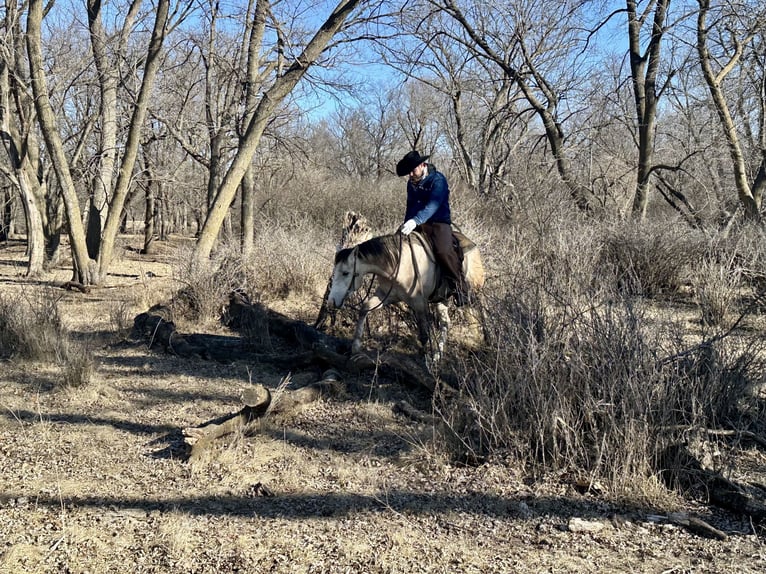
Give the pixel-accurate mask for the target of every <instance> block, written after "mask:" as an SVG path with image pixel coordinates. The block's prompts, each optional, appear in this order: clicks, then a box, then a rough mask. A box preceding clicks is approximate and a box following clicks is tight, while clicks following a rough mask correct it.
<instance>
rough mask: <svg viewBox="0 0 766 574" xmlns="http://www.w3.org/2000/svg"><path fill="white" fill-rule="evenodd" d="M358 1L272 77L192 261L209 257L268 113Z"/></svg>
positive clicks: (344, 3)
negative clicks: (269, 86) (282, 70)
mask: <svg viewBox="0 0 766 574" xmlns="http://www.w3.org/2000/svg"><path fill="white" fill-rule="evenodd" d="M261 1H262V0H261ZM361 2H362V0H341V1H340V3H339V4H338V6H337V7H336V8H335V10H333V12H332V14H330V16H329V17H328V18H327V21H326V22H325V23H324V24H322V25H321V26H320V28H319V29H318V30H317V31H316V33H315V34H314V36H313V38H312V39H311V41H310V42H309V43H308V45H307V46H306V47H305V49H304V50H303V52H302V53H301V54H300V55H299V56H298V57H297V58H296V59H295V61H294V63H293V64H292V65H291V66H290V67H289V68H288V69H287V70H286V71H285V73H284V75H282V76H279V77H278V78H277V79H276V80H275V82H274V84H273V85H272V86H271V88H269V89H268V90H267V91H266V93H264V94H263V96H262V97H261V100H260V102H259V103H258V106H257V107H256V109H255V111H254V113H253V117H252V119H251V120H250V121H249V122H248V125H247V129H246V130H245V133H244V135H243V137H242V139H241V140H240V143H239V147H238V149H237V153H236V155H235V156H234V159H233V161H232V163H231V166H230V167H229V169H228V170H227V171H226V174H225V176H224V178H223V181H222V182H221V185H220V186H219V188H218V189H217V190H216V197H215V200H214V202H213V205H212V206H211V208H210V212H209V213H208V215H207V219H206V220H205V223H204V225H203V227H202V231H200V234H199V238H198V239H197V246H196V248H195V251H194V256H193V257H194V262H195V264H197V265H199V266H202V265H204V264H205V263H206V262H207V261H208V260H209V258H210V253H211V252H212V250H213V245H214V244H215V240H216V238H217V237H218V233H219V232H220V230H221V225H222V224H223V221H224V219H225V218H226V214H227V213H228V211H229V207H230V206H231V203H232V201H233V200H234V196H235V194H236V193H237V188H238V187H239V184H240V182H241V181H242V177H243V176H244V175H245V172H246V171H247V168H248V166H249V165H250V161H251V160H252V158H253V154H254V153H255V150H256V148H257V147H258V144H259V142H260V140H261V136H262V135H263V131H264V130H265V129H266V125H267V123H268V121H269V119H270V118H271V114H272V113H273V112H274V110H275V109H276V107H277V106H278V105H279V104H280V103H281V102H282V101H283V100H284V99H285V97H287V95H288V94H289V93H290V92H291V91H292V90H293V88H294V87H295V86H296V85H297V83H298V82H299V81H300V79H301V78H302V77H303V76H304V75H305V74H306V72H307V71H308V69H309V68H310V67H311V65H312V64H313V63H314V62H315V61H316V59H317V58H318V57H319V56H320V55H321V53H322V51H323V50H324V49H325V48H326V46H327V44H328V43H329V42H330V40H331V39H332V38H333V36H334V35H335V34H336V33H337V32H338V30H340V28H341V26H342V25H343V23H344V22H345V21H346V18H348V16H349V15H350V14H351V12H353V10H354V9H355V8H356V7H357V6H358V5H359V4H360V3H361Z"/></svg>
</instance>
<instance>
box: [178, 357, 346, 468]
mask: <svg viewBox="0 0 766 574" xmlns="http://www.w3.org/2000/svg"><path fill="white" fill-rule="evenodd" d="M344 393H345V385H344V384H343V382H342V381H341V378H340V375H339V374H338V373H337V371H333V370H328V371H326V372H325V373H324V374H323V375H322V380H320V381H317V382H315V383H312V384H310V385H306V386H305V387H301V388H299V389H295V390H292V389H278V390H277V391H276V392H274V393H272V392H271V391H270V390H269V389H268V388H266V387H264V386H263V385H254V386H253V387H249V388H248V389H246V390H245V392H243V394H242V403H243V407H242V408H241V409H240V410H239V411H237V412H235V413H232V414H229V415H225V416H223V417H219V418H216V419H213V420H212V421H208V422H206V423H204V424H202V425H200V426H197V427H188V428H185V429H183V431H182V432H183V435H184V443H185V444H186V446H187V452H188V460H189V461H193V460H195V459H197V458H198V457H199V456H200V454H202V452H204V451H205V450H206V449H207V448H208V447H209V446H210V445H211V444H212V443H213V441H215V440H216V439H218V438H221V437H224V436H226V435H229V434H231V433H234V432H238V431H245V430H250V429H251V423H253V422H254V421H256V420H259V419H261V420H262V419H263V418H264V417H265V416H266V415H288V414H290V413H292V412H293V411H295V410H296V409H297V408H299V407H300V406H302V405H306V404H309V403H312V402H315V401H318V400H319V399H321V398H325V397H339V396H342V395H343V394H344Z"/></svg>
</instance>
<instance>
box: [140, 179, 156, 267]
mask: <svg viewBox="0 0 766 574" xmlns="http://www.w3.org/2000/svg"><path fill="white" fill-rule="evenodd" d="M156 209H157V208H156V205H155V201H154V182H153V181H152V179H151V176H150V177H149V180H148V181H147V182H146V210H145V211H144V250H143V251H144V253H150V252H151V249H152V242H153V241H154V221H155V214H156V213H157V211H156Z"/></svg>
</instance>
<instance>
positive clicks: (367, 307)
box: [351, 289, 389, 354]
mask: <svg viewBox="0 0 766 574" xmlns="http://www.w3.org/2000/svg"><path fill="white" fill-rule="evenodd" d="M384 297H385V294H384V293H381V292H380V289H378V290H377V291H376V292H375V293H374V294H373V295H372V297H370V298H369V299H367V301H365V302H364V303H363V304H362V308H361V310H360V311H359V319H358V320H357V322H356V328H355V329H354V338H353V340H352V341H351V353H353V354H357V353H359V352H360V351H361V350H362V336H363V335H364V325H365V322H366V321H367V315H369V313H370V311H372V310H374V309H379V308H380V307H382V306H383V298H384ZM388 303H389V301H386V305H388Z"/></svg>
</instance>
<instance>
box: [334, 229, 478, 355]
mask: <svg viewBox="0 0 766 574" xmlns="http://www.w3.org/2000/svg"><path fill="white" fill-rule="evenodd" d="M453 233H454V235H455V237H456V239H457V240H458V241H459V242H460V246H461V248H462V250H463V273H464V274H465V278H466V282H467V283H468V285H469V286H470V287H471V289H473V290H474V292H476V291H478V290H479V289H481V287H482V286H483V285H484V266H483V264H482V261H481V256H480V254H479V249H478V248H477V247H476V244H475V243H473V242H472V241H471V240H469V239H468V238H467V237H465V236H464V235H463V234H462V233H459V232H453ZM368 274H373V275H376V276H377V277H378V285H377V289H376V290H375V292H374V293H373V294H372V296H371V297H369V298H367V299H366V300H365V301H364V303H363V304H362V306H361V309H360V312H359V319H358V320H357V323H356V328H355V330H354V338H353V340H352V343H351V352H352V353H354V354H356V353H359V352H360V351H361V349H362V335H363V333H364V325H365V321H366V319H367V315H368V314H369V313H370V312H371V311H373V310H375V309H379V308H382V307H386V306H388V305H391V304H393V303H398V302H403V303H405V304H406V305H407V306H409V307H410V309H412V311H413V312H414V314H415V319H416V322H417V326H418V339H419V341H420V343H421V344H422V345H423V346H424V347H425V346H426V345H427V344H428V342H429V322H428V311H429V304H430V303H433V304H434V306H435V308H436V314H437V317H438V324H439V340H438V343H437V348H436V351H435V352H434V356H433V359H434V361H437V360H438V359H439V358H440V357H441V355H442V353H443V352H444V348H445V345H446V342H447V332H448V330H449V326H450V317H449V310H448V305H447V301H448V300H449V295H450V293H449V292H448V288H447V286H446V284H445V283H444V282H443V281H442V271H441V269H440V266H439V264H438V263H437V262H436V259H435V258H434V254H433V249H432V248H431V245H430V243H429V241H428V239H427V238H426V236H424V235H423V234H421V233H419V232H417V231H415V232H412V233H410V234H409V235H406V236H405V235H403V234H401V233H398V232H397V233H395V234H392V235H382V236H379V237H373V238H372V239H369V240H367V241H364V242H363V243H360V244H359V245H356V246H355V247H349V248H346V249H342V250H340V251H338V252H337V253H336V255H335V267H334V268H333V274H332V288H331V289H330V293H329V295H328V297H327V301H328V304H329V305H330V306H331V307H336V308H341V307H342V306H343V304H344V302H345V301H346V298H347V297H348V295H349V294H351V293H353V292H355V291H357V290H358V289H359V288H360V287H361V286H362V284H363V283H364V277H365V275H368Z"/></svg>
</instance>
